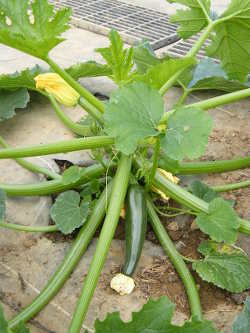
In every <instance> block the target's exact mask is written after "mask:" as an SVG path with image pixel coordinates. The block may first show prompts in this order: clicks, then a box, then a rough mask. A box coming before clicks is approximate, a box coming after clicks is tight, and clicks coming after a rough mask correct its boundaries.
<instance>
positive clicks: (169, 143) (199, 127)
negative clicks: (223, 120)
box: [161, 108, 213, 161]
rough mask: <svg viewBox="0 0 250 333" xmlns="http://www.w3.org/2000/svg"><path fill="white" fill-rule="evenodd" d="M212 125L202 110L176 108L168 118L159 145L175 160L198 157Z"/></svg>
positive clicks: (206, 141)
mask: <svg viewBox="0 0 250 333" xmlns="http://www.w3.org/2000/svg"><path fill="white" fill-rule="evenodd" d="M212 126H213V122H212V119H211V117H210V116H209V115H208V114H207V113H205V112H204V111H203V110H201V109H197V108H178V109H177V110H176V111H175V112H174V113H173V114H172V115H171V116H170V117H169V119H168V123H167V132H166V135H165V136H164V137H162V138H161V147H162V149H163V150H164V151H165V153H166V154H167V156H168V157H170V158H172V159H174V160H177V161H181V160H183V159H184V158H185V157H187V158H189V159H194V158H198V157H200V156H201V155H202V154H204V153H205V150H206V147H207V144H208V138H209V134H210V132H211V130H212Z"/></svg>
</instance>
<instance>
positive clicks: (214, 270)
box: [193, 245, 250, 293]
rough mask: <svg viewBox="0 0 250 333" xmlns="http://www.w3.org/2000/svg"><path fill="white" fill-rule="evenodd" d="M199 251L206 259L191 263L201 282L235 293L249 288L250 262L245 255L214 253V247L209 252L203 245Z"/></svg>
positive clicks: (221, 251)
mask: <svg viewBox="0 0 250 333" xmlns="http://www.w3.org/2000/svg"><path fill="white" fill-rule="evenodd" d="M222 249H223V247H222ZM199 251H200V252H202V253H203V254H206V257H205V258H204V259H203V260H198V261H196V262H195V263H193V269H194V270H195V271H196V272H197V273H198V274H199V275H200V277H201V278H202V279H203V280H205V281H207V282H211V283H213V284H215V285H216V286H218V287H220V288H223V289H226V290H228V291H230V292H235V293H238V292H242V291H244V290H246V289H248V288H250V260H249V259H248V257H247V256H246V255H244V254H240V253H234V252H232V253H230V252H229V253H226V251H223V250H220V252H216V251H215V247H214V248H213V249H210V251H209V249H207V247H205V248H204V245H203V248H200V249H199Z"/></svg>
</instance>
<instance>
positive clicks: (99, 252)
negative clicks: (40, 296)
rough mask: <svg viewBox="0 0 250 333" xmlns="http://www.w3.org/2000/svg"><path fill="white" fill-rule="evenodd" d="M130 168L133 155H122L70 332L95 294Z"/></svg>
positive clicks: (74, 330)
mask: <svg viewBox="0 0 250 333" xmlns="http://www.w3.org/2000/svg"><path fill="white" fill-rule="evenodd" d="M130 170H131V157H128V156H125V155H122V157H121V159H120V161H119V164H118V169H117V172H116V175H115V178H114V181H113V186H112V192H111V197H110V204H109V207H108V211H107V215H106V218H105V221H104V225H103V228H102V231H101V234H100V237H99V240H98V242H97V245H96V250H95V253H94V256H93V259H92V261H91V265H90V268H89V270H88V274H87V277H86V279H85V281H84V285H83V288H82V291H81V295H80V297H79V299H78V303H77V306H76V309H75V313H74V315H73V319H72V322H71V325H70V328H69V331H68V333H79V332H80V330H81V326H82V322H83V320H84V318H85V315H86V313H87V310H88V306H89V303H90V301H91V298H92V296H93V294H94V291H95V288H96V285H97V282H98V279H99V275H100V273H101V270H102V268H103V265H104V262H105V260H106V257H107V254H108V250H109V248H110V245H111V241H112V238H113V237H114V233H115V229H116V227H117V224H118V221H119V217H120V213H121V209H122V205H123V203H124V199H125V195H126V192H127V187H128V182H129V176H130Z"/></svg>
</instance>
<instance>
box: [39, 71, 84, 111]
mask: <svg viewBox="0 0 250 333" xmlns="http://www.w3.org/2000/svg"><path fill="white" fill-rule="evenodd" d="M35 81H36V88H37V89H41V90H45V91H46V92H47V93H48V94H51V95H52V96H53V97H55V99H56V100H57V101H58V102H59V103H61V104H64V105H66V106H74V105H76V104H77V102H78V100H79V98H80V95H79V94H78V92H76V91H75V90H74V89H73V88H72V87H71V86H70V85H69V84H68V83H67V82H66V81H64V79H62V78H61V76H60V75H58V74H56V73H45V74H39V75H37V76H36V77H35Z"/></svg>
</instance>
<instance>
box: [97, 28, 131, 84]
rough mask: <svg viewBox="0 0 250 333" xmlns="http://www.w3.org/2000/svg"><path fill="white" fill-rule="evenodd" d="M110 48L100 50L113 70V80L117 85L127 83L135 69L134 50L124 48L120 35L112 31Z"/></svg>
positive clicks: (98, 50)
mask: <svg viewBox="0 0 250 333" xmlns="http://www.w3.org/2000/svg"><path fill="white" fill-rule="evenodd" d="M109 40H110V46H109V47H105V48H99V49H97V50H96V51H97V52H99V53H100V54H101V55H102V57H103V58H104V59H105V60H106V62H107V64H108V66H109V67H110V68H111V70H112V78H113V80H114V81H115V82H116V83H117V84H120V83H122V82H124V81H125V82H126V81H127V80H128V78H129V73H130V71H131V69H132V67H133V48H132V47H131V48H129V49H126V48H124V44H123V41H122V39H121V37H120V35H119V33H118V32H117V31H116V30H114V29H112V30H111V31H110V33H109Z"/></svg>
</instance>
